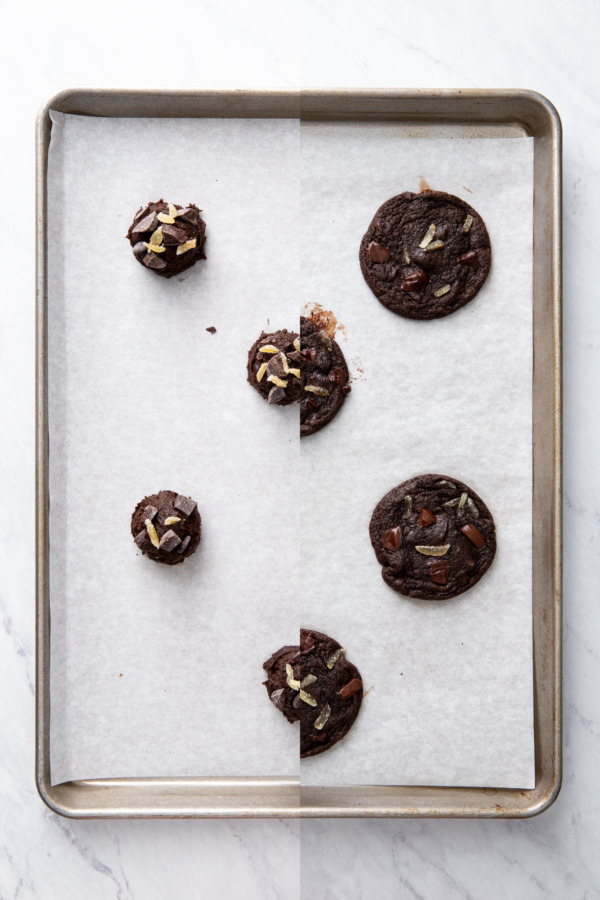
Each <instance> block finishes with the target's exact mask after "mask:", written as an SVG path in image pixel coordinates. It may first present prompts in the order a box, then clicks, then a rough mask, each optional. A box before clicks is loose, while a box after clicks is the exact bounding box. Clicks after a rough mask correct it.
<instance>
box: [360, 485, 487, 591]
mask: <svg viewBox="0 0 600 900" xmlns="http://www.w3.org/2000/svg"><path fill="white" fill-rule="evenodd" d="M369 533H370V537H371V544H372V545H373V549H374V550H375V555H376V556H377V560H378V562H379V563H380V564H381V565H382V566H383V571H382V573H381V574H382V576H383V580H384V581H385V582H386V584H389V586H390V587H391V588H393V589H394V590H395V591H398V592H399V593H400V594H405V595H406V596H407V597H417V598H419V599H421V600H448V599H450V598H451V597H456V596H458V594H462V593H463V591H466V590H468V589H469V588H471V587H473V585H474V584H477V582H478V581H479V579H480V578H481V577H482V576H483V575H484V574H485V572H487V570H488V569H489V567H490V566H491V564H492V560H493V559H494V554H495V553H496V528H495V526H494V520H493V518H492V514H491V512H490V511H489V509H488V508H487V506H486V505H485V503H484V502H483V500H482V499H481V497H478V496H477V494H476V493H475V491H473V490H471V488H470V487H468V486H467V485H466V484H463V482H462V481H458V480H457V479H456V478H452V479H450V478H447V477H446V476H445V475H419V476H418V477H417V478H411V479H409V480H408V481H405V482H403V483H402V484H399V485H398V486H397V487H395V488H393V489H392V490H391V491H389V492H388V493H387V494H386V495H385V497H383V499H382V500H380V501H379V503H378V504H377V506H376V507H375V510H374V512H373V515H372V517H371V524H370V528H369Z"/></svg>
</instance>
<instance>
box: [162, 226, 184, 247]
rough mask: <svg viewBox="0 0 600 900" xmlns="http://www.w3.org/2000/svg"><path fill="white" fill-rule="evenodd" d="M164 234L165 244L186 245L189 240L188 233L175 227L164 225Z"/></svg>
mask: <svg viewBox="0 0 600 900" xmlns="http://www.w3.org/2000/svg"><path fill="white" fill-rule="evenodd" d="M162 233H163V241H164V243H165V244H185V242H186V241H187V239H188V236H187V232H185V231H184V230H183V228H176V227H175V225H163V227H162Z"/></svg>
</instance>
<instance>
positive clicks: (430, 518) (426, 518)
mask: <svg viewBox="0 0 600 900" xmlns="http://www.w3.org/2000/svg"><path fill="white" fill-rule="evenodd" d="M436 522H437V519H436V517H435V516H434V514H433V513H432V512H431V510H430V509H425V507H423V509H422V510H421V513H420V515H419V525H420V526H421V528H426V527H427V526H428V525H434V524H435V523H436Z"/></svg>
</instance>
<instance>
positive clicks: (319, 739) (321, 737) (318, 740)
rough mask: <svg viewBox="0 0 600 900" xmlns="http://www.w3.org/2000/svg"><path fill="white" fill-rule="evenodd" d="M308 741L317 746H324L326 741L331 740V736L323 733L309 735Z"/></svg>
mask: <svg viewBox="0 0 600 900" xmlns="http://www.w3.org/2000/svg"><path fill="white" fill-rule="evenodd" d="M308 739H309V741H313V743H315V744H324V743H325V741H328V740H329V735H328V734H323V733H322V732H321V734H311V735H309V738H308Z"/></svg>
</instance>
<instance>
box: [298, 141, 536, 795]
mask: <svg viewBox="0 0 600 900" xmlns="http://www.w3.org/2000/svg"><path fill="white" fill-rule="evenodd" d="M302 161H303V170H302V171H303V179H302V191H301V202H302V220H303V222H305V225H306V227H305V228H304V229H303V233H302V239H303V244H302V251H303V252H302V273H303V285H304V288H305V297H306V300H307V301H308V305H309V306H310V304H311V302H313V301H314V300H318V302H319V303H320V304H321V305H322V306H325V307H327V308H328V309H331V310H333V312H334V313H335V315H336V316H337V318H338V319H339V320H340V322H341V324H342V325H343V329H342V330H341V331H340V332H339V334H338V339H339V341H340V346H341V347H342V349H343V350H344V353H345V354H346V356H347V359H348V361H349V362H350V361H353V362H352V365H353V368H354V374H355V381H354V384H353V389H352V393H351V395H350V397H349V398H348V400H347V402H346V404H345V407H344V408H343V409H342V411H341V412H340V414H339V415H338V417H337V419H336V420H335V421H334V422H333V423H332V424H331V425H330V426H329V427H328V428H327V429H326V430H323V431H322V432H319V433H318V434H317V435H315V436H314V438H311V439H310V440H307V441H303V442H302V444H301V451H300V458H301V497H302V503H301V510H302V513H303V516H302V521H303V522H310V523H311V534H310V539H308V537H306V539H304V540H303V542H302V566H301V578H302V581H301V584H302V591H301V596H302V598H303V599H302V622H303V626H304V627H312V628H316V629H319V630H322V631H325V632H326V633H328V634H330V635H332V636H333V637H335V638H336V639H337V640H338V641H340V642H341V643H342V644H343V645H344V646H345V647H346V648H347V656H348V659H349V660H350V661H351V662H353V663H354V664H355V665H356V666H358V668H359V669H360V671H361V674H362V676H363V679H364V685H365V690H366V696H365V698H364V701H363V705H362V709H361V712H360V714H359V717H358V719H357V721H356V723H355V725H354V726H353V728H352V731H351V732H350V733H349V734H348V736H347V737H346V738H345V739H344V741H342V742H341V743H339V744H338V745H336V747H334V748H333V749H332V750H331V751H329V752H328V753H325V754H322V755H321V756H316V757H312V758H310V759H307V760H303V761H302V764H301V781H302V783H303V784H323V785H327V784H405V785H448V786H474V787H482V786H483V787H486V786H495V787H498V786H502V787H513V788H529V787H533V786H534V784H535V773H534V744H533V691H532V642H531V621H532V619H531V491H532V480H531V440H532V437H531V414H532V413H531V396H532V395H531V377H532V271H531V265H532V263H531V260H532V212H533V192H532V180H533V169H532V163H533V141H532V140H531V139H523V140H513V139H497V140H484V141H479V140H447V139H445V140H444V139H440V140H427V141H420V140H402V139H400V138H399V136H398V130H397V127H396V126H395V125H393V124H385V125H382V126H377V125H374V124H372V123H368V124H365V123H363V124H350V123H337V124H325V123H320V124H314V125H313V124H311V123H305V124H304V125H303V129H302ZM422 179H424V180H425V181H426V182H427V183H428V184H429V185H430V186H431V187H432V188H434V189H436V190H443V191H448V192H449V193H453V194H457V195H458V196H460V197H462V198H463V199H464V200H466V201H467V202H468V203H470V204H471V205H473V206H474V207H475V209H477V210H478V212H479V213H481V215H482V216H483V218H484V220H485V222H486V224H487V227H488V230H489V233H490V238H491V242H492V248H493V251H492V252H493V263H492V270H491V273H490V276H489V277H488V280H487V282H486V284H485V285H484V287H483V288H482V290H481V291H480V293H479V295H478V296H477V298H476V299H475V300H474V301H472V302H471V303H469V304H468V305H467V306H466V307H465V308H463V309H462V310H460V311H458V312H457V313H455V314H453V315H451V316H448V317H447V318H444V319H438V320H434V321H431V322H418V321H411V320H408V319H403V318H401V317H399V316H395V315H393V314H392V313H390V312H389V311H388V310H386V309H385V308H384V307H383V306H382V305H381V304H380V303H379V302H378V301H377V299H376V298H375V297H374V295H373V294H372V293H371V291H370V289H369V288H368V287H367V285H366V283H365V282H364V280H363V278H362V275H361V272H360V267H359V263H358V247H359V244H360V240H361V237H362V235H363V234H364V232H365V231H366V229H367V226H368V225H369V222H370V221H371V218H372V217H373V215H374V213H375V211H376V209H377V208H378V207H379V206H380V204H381V203H382V202H384V201H385V200H387V199H388V198H389V197H391V196H393V195H394V194H397V193H400V192H401V191H404V190H413V191H418V190H419V187H420V185H422ZM317 246H318V256H319V260H320V261H322V264H320V265H310V260H311V259H312V258H314V248H315V247H317ZM426 472H434V473H440V474H442V475H447V476H449V477H450V478H452V477H455V478H457V479H459V480H462V481H465V482H466V483H467V484H468V485H469V486H470V487H471V488H473V490H474V491H475V492H476V493H477V494H479V496H481V497H482V498H483V500H484V501H485V502H486V503H487V505H488V507H489V508H490V510H491V511H492V514H493V516H494V520H495V523H496V529H497V537H498V550H497V554H496V558H495V560H494V563H493V565H492V567H491V569H490V570H489V571H488V573H487V574H486V575H485V576H484V577H483V578H482V580H481V581H480V582H479V583H478V584H477V585H476V586H475V587H473V588H472V589H470V590H469V591H467V592H466V593H464V594H462V595H461V596H459V597H457V598H455V599H454V600H451V601H447V602H443V603H432V602H428V601H424V600H412V599H408V598H405V597H403V596H402V595H400V594H397V593H395V592H394V591H393V590H392V589H391V588H389V587H388V586H387V585H386V584H385V583H384V581H383V579H382V578H381V567H380V565H379V564H378V563H377V561H376V559H375V554H374V552H373V550H372V547H371V544H370V540H369V530H368V529H369V521H370V517H371V513H372V511H373V509H374V507H375V506H376V504H377V503H378V501H379V500H380V499H381V497H382V496H383V495H384V494H385V493H386V492H387V491H388V490H390V489H391V488H392V487H394V486H395V485H397V484H399V483H400V482H402V481H404V480H406V479H407V478H410V477H412V476H414V475H417V474H420V473H426ZM304 534H305V535H306V531H305V532H304ZM323 578H325V579H326V588H325V590H323Z"/></svg>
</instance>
